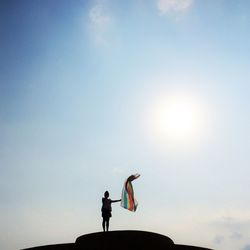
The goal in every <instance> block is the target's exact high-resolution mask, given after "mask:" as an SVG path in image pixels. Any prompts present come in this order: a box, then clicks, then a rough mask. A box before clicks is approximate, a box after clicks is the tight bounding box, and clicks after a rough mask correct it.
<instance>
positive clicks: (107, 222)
mask: <svg viewBox="0 0 250 250" xmlns="http://www.w3.org/2000/svg"><path fill="white" fill-rule="evenodd" d="M106 226H107V231H108V230H109V218H108V219H107V221H106Z"/></svg>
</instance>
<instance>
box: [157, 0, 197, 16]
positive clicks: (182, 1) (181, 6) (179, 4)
mask: <svg viewBox="0 0 250 250" xmlns="http://www.w3.org/2000/svg"><path fill="white" fill-rule="evenodd" d="M156 2H157V8H158V9H159V11H160V13H161V14H162V15H164V14H167V13H169V12H176V13H182V12H185V11H187V10H188V9H190V7H191V6H192V5H193V2H194V0H156Z"/></svg>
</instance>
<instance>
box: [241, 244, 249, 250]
mask: <svg viewBox="0 0 250 250" xmlns="http://www.w3.org/2000/svg"><path fill="white" fill-rule="evenodd" d="M242 250H250V245H246V246H244V247H243V248H242Z"/></svg>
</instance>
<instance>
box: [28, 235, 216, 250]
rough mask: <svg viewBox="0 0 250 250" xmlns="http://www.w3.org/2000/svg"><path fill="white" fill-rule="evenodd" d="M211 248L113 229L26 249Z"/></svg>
mask: <svg viewBox="0 0 250 250" xmlns="http://www.w3.org/2000/svg"><path fill="white" fill-rule="evenodd" d="M28 249H29V250H73V249H74V250H127V249H129V250H138V249H139V250H149V249H150V250H211V249H208V248H202V247H195V246H186V245H180V244H174V242H173V241H172V240H171V239H170V238H169V237H167V236H164V235H161V234H157V233H152V232H145V231H111V232H107V233H103V232H99V233H92V234H85V235H82V236H80V237H78V238H77V239H76V242H75V243H68V244H57V245H47V246H40V247H32V248H27V249H26V250H28Z"/></svg>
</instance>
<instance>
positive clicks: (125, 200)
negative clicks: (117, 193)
mask: <svg viewBox="0 0 250 250" xmlns="http://www.w3.org/2000/svg"><path fill="white" fill-rule="evenodd" d="M139 177H140V175H139V174H135V175H130V176H129V177H128V178H127V179H126V181H125V183H124V186H123V190H122V197H121V206H122V207H124V208H125V209H128V210H129V211H133V212H135V211H136V208H137V206H138V202H137V201H136V199H135V197H134V190H133V186H132V181H133V180H135V179H137V178H139Z"/></svg>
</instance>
